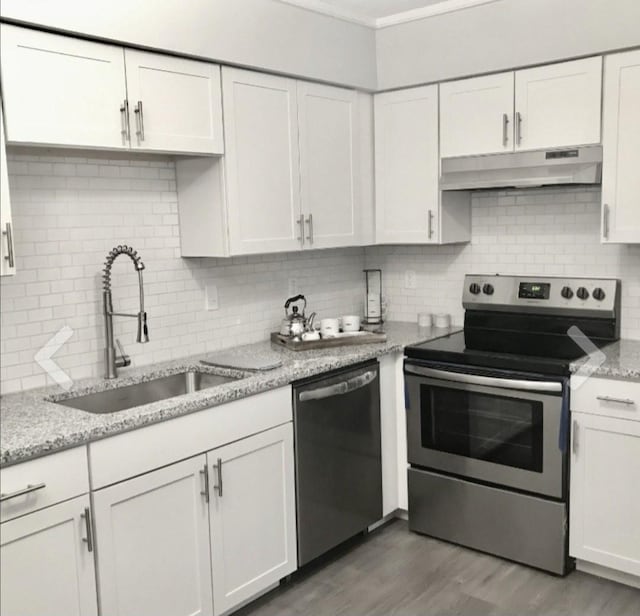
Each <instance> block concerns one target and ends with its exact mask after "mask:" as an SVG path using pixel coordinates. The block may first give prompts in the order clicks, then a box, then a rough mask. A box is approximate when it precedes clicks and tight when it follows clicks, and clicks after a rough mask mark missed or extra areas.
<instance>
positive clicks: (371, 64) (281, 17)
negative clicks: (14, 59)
mask: <svg viewBox="0 0 640 616" xmlns="http://www.w3.org/2000/svg"><path fill="white" fill-rule="evenodd" d="M0 16H1V17H2V18H4V19H12V20H17V21H21V22H25V23H30V24H34V25H39V26H42V27H47V28H52V29H56V30H63V31H68V32H72V33H82V34H84V35H87V36H90V37H97V38H104V39H107V40H113V41H118V42H121V43H131V44H135V45H140V46H145V47H149V48H154V49H160V50H167V51H173V52H176V53H181V54H185V55H193V56H198V57H202V58H208V59H211V60H217V61H219V62H223V63H228V64H237V65H243V66H247V67H255V68H259V69H264V70H267V71H273V72H281V73H287V74H291V75H295V76H301V77H308V78H311V79H317V80H321V81H329V82H335V83H338V84H344V85H349V86H354V87H360V88H363V89H372V90H373V89H375V85H376V69H375V33H374V31H373V30H371V29H369V28H366V27H364V26H360V25H357V24H354V23H350V22H346V21H341V20H338V19H334V18H332V17H328V16H324V15H320V14H318V13H313V12H310V11H304V10H302V9H299V8H297V7H294V6H291V5H287V4H283V3H280V2H277V1H274V0H55V1H52V0H29V1H28V2H25V1H24V0H2V3H1V5H0Z"/></svg>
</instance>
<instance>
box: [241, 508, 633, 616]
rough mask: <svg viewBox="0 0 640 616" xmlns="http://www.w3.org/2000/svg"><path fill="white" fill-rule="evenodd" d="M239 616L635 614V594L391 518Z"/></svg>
mask: <svg viewBox="0 0 640 616" xmlns="http://www.w3.org/2000/svg"><path fill="white" fill-rule="evenodd" d="M237 614H238V616H423V615H424V616H427V615H428V616H435V615H447V616H448V615H456V616H507V615H508V616H516V615H517V616H534V615H536V616H542V615H544V616H574V615H575V616H596V615H597V616H600V615H603V616H604V615H606V616H640V590H638V589H635V588H631V587H629V586H625V585H622V584H617V583H615V582H611V581H609V580H604V579H601V578H597V577H594V576H591V575H588V574H586V573H582V572H579V571H574V572H573V573H571V574H570V575H569V576H567V577H566V578H558V577H555V576H552V575H550V574H546V573H543V572H541V571H537V570H535V569H531V568H529V567H525V566H522V565H517V564H514V563H510V562H507V561H504V560H502V559H499V558H495V557H493V556H488V555H486V554H481V553H478V552H474V551H473V550H467V549H465V548H461V547H458V546H455V545H451V544H448V543H445V542H442V541H438V540H435V539H431V538H429V537H425V536H422V535H418V534H416V533H411V532H409V530H408V529H407V524H406V522H404V521H402V520H396V521H393V522H391V523H389V524H387V525H386V526H384V527H382V528H380V529H378V530H376V531H374V532H373V533H371V534H370V535H369V536H368V537H366V538H364V539H360V540H356V541H355V542H352V544H351V545H350V546H349V547H348V548H345V549H341V550H339V552H338V553H334V554H332V555H331V558H329V559H325V560H324V562H322V563H318V564H312V565H310V566H309V567H307V568H306V569H305V570H303V571H300V572H299V573H297V574H294V576H293V578H292V580H291V581H290V582H289V583H287V584H283V585H281V586H280V587H279V588H278V589H276V590H274V591H272V592H271V593H269V594H267V595H265V596H264V597H261V598H260V599H258V600H257V601H255V602H254V603H252V604H250V605H248V606H247V607H245V608H243V609H242V610H241V611H239V612H237Z"/></svg>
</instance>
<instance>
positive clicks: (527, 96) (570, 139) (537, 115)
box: [514, 57, 602, 150]
mask: <svg viewBox="0 0 640 616" xmlns="http://www.w3.org/2000/svg"><path fill="white" fill-rule="evenodd" d="M515 92H516V96H515V100H516V104H515V112H516V113H515V119H514V121H515V145H516V150H535V149H539V148H554V147H563V146H573V145H582V144H587V143H600V111H601V104H600V101H601V98H602V58H601V57H597V58H587V59H585V60H576V61H574V62H563V63H561V64H551V65H549V66H539V67H536V68H530V69H527V70H522V71H516V90H515Z"/></svg>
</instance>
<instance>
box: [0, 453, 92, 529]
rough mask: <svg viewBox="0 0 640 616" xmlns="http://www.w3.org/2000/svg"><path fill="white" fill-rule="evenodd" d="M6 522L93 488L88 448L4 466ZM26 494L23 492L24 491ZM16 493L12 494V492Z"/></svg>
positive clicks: (1, 515) (0, 478)
mask: <svg viewBox="0 0 640 616" xmlns="http://www.w3.org/2000/svg"><path fill="white" fill-rule="evenodd" d="M0 486H1V490H2V498H3V499H4V500H3V501H2V502H1V509H0V519H1V521H2V522H6V521H7V520H11V519H12V518H16V517H18V516H21V515H24V514H25V513H30V512H32V511H36V510H38V509H42V508H43V507H48V506H49V505H54V504H55V503H59V502H61V501H64V500H67V499H69V498H73V497H74V496H79V495H80V494H86V493H87V492H88V491H89V469H88V466H87V448H86V447H84V446H82V447H76V448H75V449H68V450H67V451H62V452H60V453H55V454H52V455H50V456H44V457H42V458H37V459H36V460H29V461H28V462H23V463H22V464H16V465H15V466H8V467H6V468H3V469H0ZM22 491H24V493H22V494H20V492H22ZM14 493H17V494H15V496H13V497H12V496H11V495H12V494H14Z"/></svg>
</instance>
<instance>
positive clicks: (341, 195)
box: [298, 82, 360, 248]
mask: <svg viewBox="0 0 640 616" xmlns="http://www.w3.org/2000/svg"><path fill="white" fill-rule="evenodd" d="M298 119H299V130H300V184H301V194H302V212H303V214H304V216H305V219H306V220H305V222H306V230H305V241H304V247H305V248H333V247H336V246H355V245H357V244H358V243H359V240H360V237H359V235H360V234H359V228H360V208H359V206H358V201H357V197H358V195H357V194H356V178H357V177H359V176H358V174H359V161H358V134H357V132H358V118H357V93H356V92H355V91H354V90H345V89H342V88H334V87H330V86H324V85H319V84H314V83H306V82H298Z"/></svg>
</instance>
